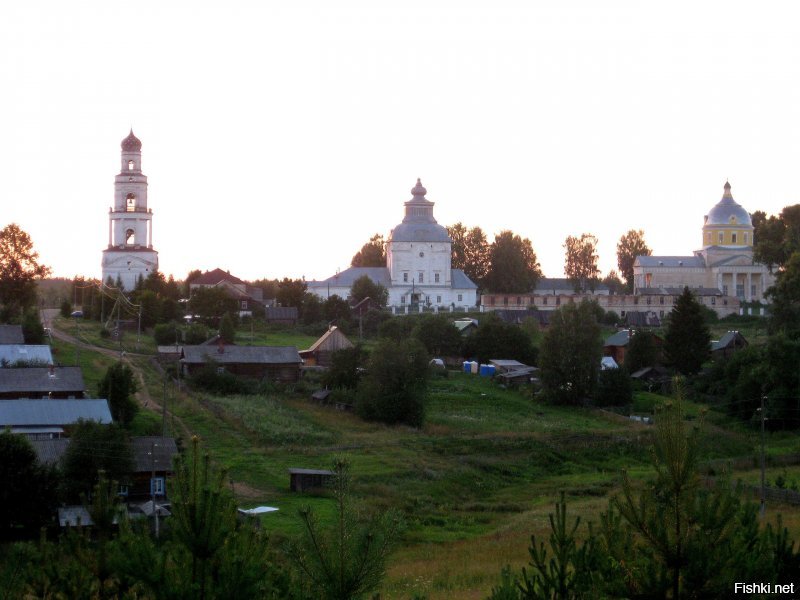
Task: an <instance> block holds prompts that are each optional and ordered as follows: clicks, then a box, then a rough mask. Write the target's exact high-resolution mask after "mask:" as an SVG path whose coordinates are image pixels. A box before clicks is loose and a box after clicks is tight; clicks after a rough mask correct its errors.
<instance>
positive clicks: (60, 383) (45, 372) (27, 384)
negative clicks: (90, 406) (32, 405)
mask: <svg viewBox="0 0 800 600" xmlns="http://www.w3.org/2000/svg"><path fill="white" fill-rule="evenodd" d="M85 389H86V385H85V384H84V382H83V375H82V374H81V369H80V367H53V366H50V367H24V368H5V369H0V399H3V400H18V399H22V398H61V399H65V398H83V392H84V390H85Z"/></svg>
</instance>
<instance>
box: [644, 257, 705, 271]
mask: <svg viewBox="0 0 800 600" xmlns="http://www.w3.org/2000/svg"><path fill="white" fill-rule="evenodd" d="M636 262H637V263H639V265H641V266H642V267H670V268H673V269H674V268H685V269H689V268H692V269H705V267H706V263H705V261H704V260H703V258H702V257H701V256H637V257H636Z"/></svg>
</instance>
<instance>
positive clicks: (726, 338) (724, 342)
mask: <svg viewBox="0 0 800 600" xmlns="http://www.w3.org/2000/svg"><path fill="white" fill-rule="evenodd" d="M737 340H738V341H739V343H743V344H747V340H746V339H745V337H744V336H743V335H742V334H741V333H739V332H738V331H728V332H726V333H725V335H723V336H722V337H721V338H719V340H717V341H716V342H711V351H712V352H714V351H715V350H722V349H723V348H727V347H728V346H730V345H731V344H733V343H734V342H735V341H737Z"/></svg>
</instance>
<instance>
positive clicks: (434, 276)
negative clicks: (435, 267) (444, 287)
mask: <svg viewBox="0 0 800 600" xmlns="http://www.w3.org/2000/svg"><path fill="white" fill-rule="evenodd" d="M433 282H434V283H439V274H438V273H434V274H433Z"/></svg>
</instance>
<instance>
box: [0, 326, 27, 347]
mask: <svg viewBox="0 0 800 600" xmlns="http://www.w3.org/2000/svg"><path fill="white" fill-rule="evenodd" d="M0 344H3V345H5V344H16V345H24V344H25V336H24V335H23V334H22V325H0Z"/></svg>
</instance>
